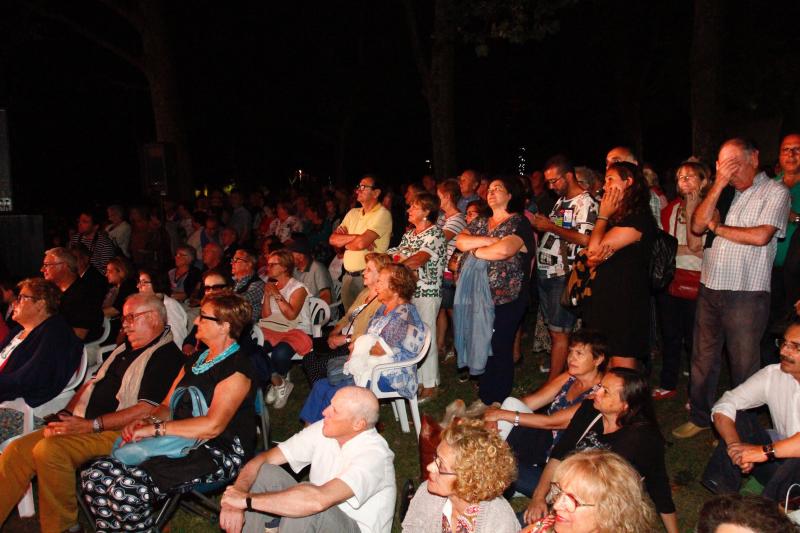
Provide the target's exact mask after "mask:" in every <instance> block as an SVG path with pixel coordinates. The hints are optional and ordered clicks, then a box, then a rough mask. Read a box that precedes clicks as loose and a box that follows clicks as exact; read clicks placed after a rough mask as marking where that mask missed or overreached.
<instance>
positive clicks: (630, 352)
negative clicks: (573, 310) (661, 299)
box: [581, 162, 657, 368]
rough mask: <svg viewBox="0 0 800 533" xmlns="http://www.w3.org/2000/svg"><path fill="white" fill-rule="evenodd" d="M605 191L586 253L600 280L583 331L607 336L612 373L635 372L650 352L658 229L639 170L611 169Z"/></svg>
mask: <svg viewBox="0 0 800 533" xmlns="http://www.w3.org/2000/svg"><path fill="white" fill-rule="evenodd" d="M604 189H605V193H604V195H603V199H602V200H601V201H600V208H599V210H598V215H597V222H596V223H595V226H594V230H593V231H592V235H591V237H590V238H589V246H588V249H587V257H588V259H589V265H590V266H593V267H595V278H594V280H593V281H592V284H591V296H589V297H587V298H585V299H584V300H583V301H582V303H581V306H582V309H581V312H582V315H581V316H582V317H583V326H584V327H587V328H592V329H596V330H598V331H600V332H601V333H603V334H605V335H606V337H607V339H608V353H609V355H610V356H611V359H610V361H609V365H608V366H609V368H613V367H615V366H625V367H629V368H635V367H636V362H637V361H642V362H644V361H646V360H647V358H648V355H649V351H650V349H649V335H650V272H649V265H650V255H651V253H652V241H653V237H654V235H655V231H656V229H657V226H656V221H655V219H654V218H653V215H652V213H651V211H650V207H649V204H648V200H649V190H648V188H647V182H646V181H645V179H644V177H643V176H642V172H641V170H640V169H639V167H638V166H636V165H634V164H631V163H627V162H620V163H613V164H611V165H610V166H609V167H608V169H607V170H606V180H605V187H604Z"/></svg>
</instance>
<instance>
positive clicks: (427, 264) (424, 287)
mask: <svg viewBox="0 0 800 533" xmlns="http://www.w3.org/2000/svg"><path fill="white" fill-rule="evenodd" d="M438 216H439V198H438V197H437V196H436V195H434V194H431V193H429V192H421V193H419V194H417V195H416V196H414V197H413V198H411V203H410V205H409V207H408V221H409V223H410V224H411V225H412V226H413V227H412V228H411V229H410V230H408V231H407V232H406V233H405V234H404V235H403V238H402V239H401V240H400V246H398V247H397V248H391V249H389V250H387V253H388V254H389V255H392V256H394V258H395V261H397V262H398V263H402V264H403V265H405V266H406V267H408V269H409V270H411V271H412V272H414V271H416V273H417V289H416V291H414V298H413V299H412V300H411V303H412V304H414V307H416V308H417V312H418V313H419V316H420V318H421V319H422V321H423V322H424V323H425V325H426V326H428V329H429V330H430V332H431V340H434V339H436V315H437V314H438V313H439V304H440V303H441V301H442V275H443V274H444V263H445V250H446V246H445V240H444V233H442V230H441V229H439V227H438V226H437V225H436V219H437V217H438ZM417 378H418V380H419V383H420V389H419V400H420V401H425V400H428V399H430V398H433V397H435V396H436V391H437V389H436V387H437V386H438V385H439V351H438V350H437V349H436V343H435V342H431V347H430V349H429V350H428V355H427V356H426V357H425V359H423V360H422V362H421V363H420V364H419V371H418V373H417Z"/></svg>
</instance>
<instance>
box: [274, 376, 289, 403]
mask: <svg viewBox="0 0 800 533" xmlns="http://www.w3.org/2000/svg"><path fill="white" fill-rule="evenodd" d="M274 388H275V391H276V398H275V404H274V405H273V407H275V409H283V408H284V407H286V402H287V401H289V395H290V394H291V393H292V389H294V383H292V382H291V381H286V380H284V381H283V385H279V386H277V387H274Z"/></svg>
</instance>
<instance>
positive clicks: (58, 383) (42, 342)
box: [0, 278, 83, 442]
mask: <svg viewBox="0 0 800 533" xmlns="http://www.w3.org/2000/svg"><path fill="white" fill-rule="evenodd" d="M18 287H19V295H18V296H17V299H16V302H15V303H14V311H13V312H12V315H11V316H12V318H13V320H14V321H15V322H16V323H17V324H18V325H17V326H14V327H12V328H11V330H10V331H9V332H8V334H7V335H6V337H5V339H2V340H0V402H4V401H6V400H13V399H15V398H19V397H22V398H23V399H24V400H25V403H27V404H28V405H30V406H31V407H38V406H39V405H42V404H44V403H45V402H47V401H49V400H51V399H53V398H54V397H55V396H57V395H58V393H60V392H61V391H62V389H63V388H64V387H65V386H66V384H67V382H68V381H69V379H70V377H72V375H73V374H74V373H75V370H76V369H77V368H78V364H79V362H80V358H81V350H82V349H83V345H82V344H81V342H80V340H79V339H78V337H76V336H75V334H74V333H73V331H72V328H71V327H69V324H68V323H67V321H66V319H65V318H64V317H63V316H61V315H60V314H58V303H59V298H60V297H61V291H60V290H59V289H58V287H56V286H55V285H54V284H53V283H51V282H49V281H46V280H44V279H41V278H29V279H26V280H23V281H21V282H20V283H19V285H18ZM0 413H6V414H7V415H12V413H14V412H12V411H10V410H5V409H2V410H0ZM5 418H6V417H5V415H2V414H0V420H3V419H5ZM11 425H13V426H16V424H11ZM5 427H6V424H5V423H4V422H0V442H3V441H5V440H6V439H7V438H9V437H11V436H13V434H18V433H20V432H21V429H22V425H21V422H20V424H19V428H15V429H13V430H12V434H4V431H3V429H4V428H5Z"/></svg>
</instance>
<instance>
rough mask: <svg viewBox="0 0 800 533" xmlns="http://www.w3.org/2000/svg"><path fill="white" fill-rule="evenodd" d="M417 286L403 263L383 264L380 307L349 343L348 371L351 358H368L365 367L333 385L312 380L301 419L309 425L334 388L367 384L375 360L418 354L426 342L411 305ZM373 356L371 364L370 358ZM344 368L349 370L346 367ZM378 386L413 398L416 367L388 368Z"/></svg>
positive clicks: (421, 323) (405, 357) (316, 417)
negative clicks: (362, 330) (349, 379)
mask: <svg viewBox="0 0 800 533" xmlns="http://www.w3.org/2000/svg"><path fill="white" fill-rule="evenodd" d="M416 285H417V284H416V280H415V279H414V275H413V273H412V272H411V271H410V270H409V269H408V268H406V267H405V266H403V265H397V264H389V265H386V266H385V267H383V269H382V270H381V271H380V275H379V277H378V301H380V302H381V306H380V307H379V308H378V310H377V311H376V312H375V315H374V316H373V317H372V319H371V320H370V321H369V326H368V327H367V332H366V334H365V335H364V336H362V337H361V338H360V339H359V344H360V346H356V343H351V344H350V353H351V355H350V360H349V361H348V365H350V370H352V369H353V366H352V365H354V361H356V360H358V361H359V362H363V361H364V359H366V360H367V362H366V363H364V365H365V366H366V367H367V368H366V370H365V371H364V372H359V373H353V372H351V374H352V381H347V380H343V381H341V382H339V383H337V384H335V385H334V384H332V383H331V382H330V380H328V379H327V378H326V379H320V380H319V381H317V382H316V383H314V387H313V388H312V389H311V393H310V394H309V395H308V398H307V399H306V403H305V405H303V409H302V411H300V418H301V419H302V420H303V421H304V422H306V423H308V424H312V423H314V422H316V421H318V420H320V419H321V418H322V417H323V411H324V410H325V408H326V407H327V406H328V405H329V404H330V401H331V398H332V397H333V395H334V394H335V393H336V390H337V389H339V388H341V387H344V386H346V385H348V384H353V383H355V384H356V385H359V386H362V387H363V386H368V382H369V379H370V377H371V367H372V366H374V363H379V362H396V361H407V360H409V359H413V358H414V357H416V356H417V353H418V352H419V350H420V349H421V348H422V346H423V344H424V343H425V332H426V329H425V324H424V323H423V322H422V319H421V318H420V317H419V314H417V310H416V309H415V308H414V305H413V304H411V303H410V300H411V298H412V297H413V296H414V291H415V290H416ZM365 339H366V340H367V342H366V343H364V340H365ZM357 347H358V348H362V349H363V350H364V352H362V353H359V357H356V348H357ZM373 358H375V359H374V360H373V361H372V363H373V364H371V363H370V362H369V360H372V359H373ZM378 358H380V359H378ZM345 369H346V370H348V367H347V366H346V367H345ZM378 387H379V388H380V389H381V390H383V391H397V392H398V393H400V394H401V395H402V396H403V397H405V398H413V397H414V395H415V394H416V393H417V373H416V369H415V368H413V367H404V368H399V369H392V370H387V371H385V372H383V373H382V374H381V377H380V380H379V382H378Z"/></svg>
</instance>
